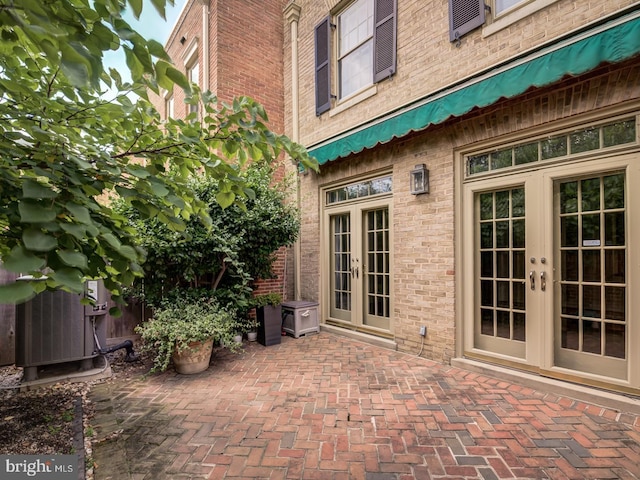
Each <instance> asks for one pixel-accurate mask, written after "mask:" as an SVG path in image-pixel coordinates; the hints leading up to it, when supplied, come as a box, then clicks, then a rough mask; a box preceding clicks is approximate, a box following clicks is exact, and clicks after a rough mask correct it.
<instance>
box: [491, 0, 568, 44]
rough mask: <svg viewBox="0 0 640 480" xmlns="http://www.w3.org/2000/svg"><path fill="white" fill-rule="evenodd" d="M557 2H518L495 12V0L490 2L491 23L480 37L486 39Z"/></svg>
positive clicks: (539, 0)
mask: <svg viewBox="0 0 640 480" xmlns="http://www.w3.org/2000/svg"><path fill="white" fill-rule="evenodd" d="M557 1H558V0H520V1H519V2H517V3H516V4H514V5H513V6H511V7H509V8H506V9H504V10H503V11H501V12H498V11H497V7H496V4H497V0H491V12H492V13H491V17H492V19H493V21H492V22H491V23H489V24H487V25H486V26H485V27H483V29H482V36H483V37H488V36H489V35H493V34H494V33H496V32H498V31H500V30H503V29H505V28H507V27H508V26H510V25H512V24H514V23H516V22H518V21H520V20H522V19H523V18H526V17H528V16H530V15H533V14H534V13H535V12H537V11H538V10H542V9H543V8H546V7H548V6H549V5H553V4H554V3H556V2H557Z"/></svg>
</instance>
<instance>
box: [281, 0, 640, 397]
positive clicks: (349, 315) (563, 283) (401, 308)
mask: <svg viewBox="0 0 640 480" xmlns="http://www.w3.org/2000/svg"><path fill="white" fill-rule="evenodd" d="M484 3H487V7H488V8H487V9H486V10H485V6H484ZM639 10H640V6H639V5H638V3H637V2H635V1H630V0H612V1H608V2H590V1H587V0H584V1H583V0H578V1H573V0H509V1H501V0H492V1H490V2H477V1H473V0H471V1H465V0H450V1H449V2H433V1H429V2H424V1H417V0H407V1H403V0H397V1H394V0H376V1H373V0H356V1H337V0H331V1H326V2H315V1H311V0H295V1H293V2H290V3H289V4H288V7H287V9H286V10H285V20H286V26H285V31H284V34H285V57H284V61H285V93H286V94H285V101H286V121H287V133H288V134H290V135H293V136H294V138H295V139H296V140H298V141H299V142H300V143H302V144H303V145H305V146H306V147H307V148H308V149H309V150H310V152H311V154H312V155H314V156H316V157H317V158H318V160H319V162H320V163H321V168H320V173H319V174H314V173H309V174H307V175H302V176H301V192H300V197H301V198H302V205H303V214H304V215H303V227H302V228H303V232H302V245H301V258H300V260H301V263H300V271H301V273H300V278H301V284H300V290H301V294H302V297H303V298H305V299H308V300H315V301H318V302H319V303H320V312H321V313H320V316H321V323H322V328H324V329H327V330H331V331H334V332H337V333H341V334H344V335H350V336H355V337H357V338H359V339H362V340H364V341H370V342H375V343H378V344H382V345H386V346H388V347H389V348H395V349H398V350H401V351H404V352H407V353H412V354H417V355H421V356H424V357H427V358H430V359H433V360H436V361H439V362H444V363H455V364H459V365H465V366H467V367H469V368H478V369H483V368H490V365H495V364H498V365H501V366H504V367H509V368H515V369H517V370H520V371H526V372H532V373H534V374H537V375H543V376H549V377H555V378H561V379H569V380H572V381H575V382H577V383H581V384H586V385H596V386H600V387H605V388H607V389H612V390H618V391H624V392H633V393H638V392H640V355H639V354H638V352H636V349H634V348H632V346H633V345H634V344H636V343H637V342H638V341H639V340H640V337H639V335H640V326H639V325H638V322H637V319H638V318H639V317H638V315H639V313H640V303H639V302H638V300H636V299H635V298H633V295H632V294H631V292H632V291H633V290H632V289H633V288H634V285H635V288H637V286H638V285H640V268H639V267H640V264H639V263H638V262H637V260H636V259H637V258H638V256H640V250H638V247H637V246H636V245H640V243H639V242H638V240H639V238H638V235H640V222H638V220H637V219H639V218H640V215H639V213H640V212H639V210H640V198H639V197H638V194H637V193H636V191H637V190H638V188H637V186H638V185H639V183H638V182H640V175H639V173H640V170H639V166H640V154H639V151H640V144H639V133H638V126H637V121H638V113H640V56H639V55H638V54H639V53H640V48H639V47H640V23H639V22H640V20H639V18H640V12H639ZM385 69H386V70H385ZM363 72H365V73H366V75H363ZM417 166H424V167H425V168H426V170H428V173H427V174H428V180H429V181H428V193H418V192H414V193H412V191H411V190H412V187H413V186H414V185H412V183H411V178H412V174H413V173H414V171H415V174H416V175H424V172H423V171H421V169H417V168H416V167H417ZM421 327H425V330H426V335H424V336H423V335H421Z"/></svg>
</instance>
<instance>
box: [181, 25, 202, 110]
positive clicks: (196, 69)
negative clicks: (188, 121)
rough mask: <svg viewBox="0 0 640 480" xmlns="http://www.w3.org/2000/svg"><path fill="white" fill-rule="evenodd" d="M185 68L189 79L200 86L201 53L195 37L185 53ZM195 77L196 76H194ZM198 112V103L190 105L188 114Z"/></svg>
mask: <svg viewBox="0 0 640 480" xmlns="http://www.w3.org/2000/svg"><path fill="white" fill-rule="evenodd" d="M183 58H184V68H185V74H186V76H187V80H189V82H191V83H195V84H196V85H198V86H200V55H199V49H198V39H197V38H196V39H194V40H193V42H191V45H189V48H188V49H187V53H186V55H184V57H183ZM194 77H195V78H194ZM193 112H196V113H198V105H188V112H187V113H188V114H190V113H193Z"/></svg>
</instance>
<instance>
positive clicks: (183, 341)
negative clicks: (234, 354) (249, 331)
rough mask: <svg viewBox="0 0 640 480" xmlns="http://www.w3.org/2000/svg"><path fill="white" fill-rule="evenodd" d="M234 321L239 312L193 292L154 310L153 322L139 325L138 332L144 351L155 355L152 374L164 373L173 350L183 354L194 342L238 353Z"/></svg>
mask: <svg viewBox="0 0 640 480" xmlns="http://www.w3.org/2000/svg"><path fill="white" fill-rule="evenodd" d="M235 318H236V312H234V311H233V310H229V309H227V308H225V307H222V306H220V304H219V303H218V302H217V301H215V299H212V298H207V297H201V298H198V297H197V296H194V294H193V292H191V293H188V294H184V295H180V294H178V295H176V294H174V296H173V298H171V300H170V301H168V300H167V301H166V302H164V303H163V305H162V306H161V307H160V308H158V309H156V310H155V312H154V314H153V318H151V319H149V320H147V321H145V322H143V323H142V324H141V325H138V326H137V327H136V332H137V333H139V334H140V336H141V338H142V340H143V342H144V348H145V349H147V350H148V351H152V352H153V353H154V355H155V356H154V359H153V362H154V363H153V368H152V371H164V370H166V369H167V368H168V367H169V363H170V361H171V355H172V354H173V352H174V350H175V349H176V348H177V349H178V350H179V351H184V350H186V349H188V348H189V343H192V342H201V341H205V340H209V339H213V340H214V341H220V342H222V343H224V344H225V345H227V346H228V347H229V348H231V349H232V350H233V349H237V348H238V346H237V345H236V344H235V343H234V342H233V336H234V335H235V333H236V328H235Z"/></svg>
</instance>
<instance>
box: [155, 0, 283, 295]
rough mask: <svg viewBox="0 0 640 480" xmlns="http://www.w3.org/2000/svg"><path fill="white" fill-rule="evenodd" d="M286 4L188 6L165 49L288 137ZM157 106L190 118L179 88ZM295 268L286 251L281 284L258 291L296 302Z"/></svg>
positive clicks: (204, 2)
mask: <svg viewBox="0 0 640 480" xmlns="http://www.w3.org/2000/svg"><path fill="white" fill-rule="evenodd" d="M284 4H285V2H284V1H283V0H276V1H269V2H262V1H257V0H231V1H225V2H218V1H215V0H211V1H208V0H187V2H186V3H185V5H184V7H183V10H182V12H181V13H180V15H179V17H178V20H177V21H176V24H175V26H174V28H173V30H172V32H171V34H170V36H169V38H168V40H167V42H166V44H165V49H166V51H167V53H168V54H169V56H170V57H171V59H172V60H173V63H174V65H176V67H178V68H179V69H181V70H182V71H183V72H185V73H186V74H187V76H189V77H190V79H191V80H192V81H194V82H196V83H197V84H198V85H199V86H200V88H201V89H202V91H207V90H210V91H211V92H212V93H214V94H215V95H216V96H217V98H218V100H219V102H229V103H230V102H231V101H232V100H233V98H234V97H237V96H240V95H246V96H250V97H252V98H254V99H255V100H257V101H259V102H260V103H261V104H262V105H263V106H264V107H265V110H266V112H267V114H268V116H269V128H270V129H271V130H273V131H275V132H277V133H283V132H284V86H283V49H282V44H283V28H284V25H283V21H282V10H283V8H284ZM152 101H153V102H154V103H155V104H156V105H157V107H158V111H159V112H160V114H161V115H164V116H165V117H166V116H169V115H170V116H172V117H173V118H182V117H185V116H186V115H187V114H188V113H189V108H190V106H189V105H187V104H185V103H184V92H183V91H182V90H181V89H179V88H176V89H175V90H174V91H173V92H163V95H162V96H161V97H157V96H156V97H154V98H152ZM284 173H285V171H284V166H280V167H279V168H278V169H277V170H276V173H275V179H276V180H281V179H282V178H283V175H284ZM292 262H293V254H292V253H289V252H288V251H287V249H284V248H283V249H281V250H280V251H279V252H278V253H277V257H276V261H275V263H274V266H273V272H274V274H275V278H273V279H266V280H264V279H263V280H260V281H259V282H258V284H257V288H256V291H258V292H260V293H266V292H278V293H281V294H283V296H284V297H285V298H292V297H293V290H292V289H293V286H292V284H291V282H289V284H288V285H287V283H286V281H285V277H286V275H287V274H286V272H287V271H288V270H290V271H292V270H293V267H292V266H291V264H292ZM287 264H289V265H287Z"/></svg>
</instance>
